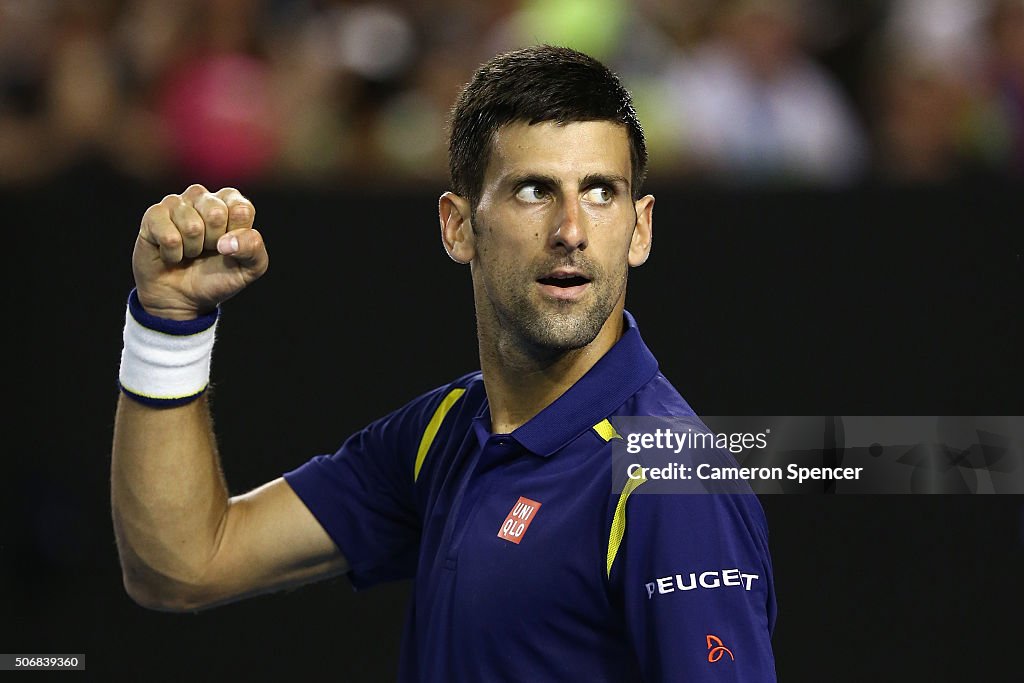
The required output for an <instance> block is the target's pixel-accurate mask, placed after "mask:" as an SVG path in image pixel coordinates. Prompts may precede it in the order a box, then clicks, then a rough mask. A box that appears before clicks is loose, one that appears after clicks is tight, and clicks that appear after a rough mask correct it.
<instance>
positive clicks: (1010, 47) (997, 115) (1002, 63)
mask: <svg viewBox="0 0 1024 683" xmlns="http://www.w3.org/2000/svg"><path fill="white" fill-rule="evenodd" d="M988 33H989V37H990V40H991V49H990V52H989V55H988V63H987V74H986V76H987V85H988V86H989V90H988V96H989V98H990V101H991V105H992V108H993V110H994V114H993V117H992V118H993V119H994V120H987V121H991V123H990V125H989V126H983V127H982V131H983V133H984V132H988V133H990V134H989V135H987V136H986V137H985V141H986V142H987V143H988V144H987V145H986V149H987V150H989V151H990V154H991V155H992V156H993V157H994V158H995V160H996V161H997V162H998V163H1001V164H1003V165H1005V167H1006V168H1007V169H1008V170H1010V171H1011V172H1012V173H1015V174H1016V175H1018V176H1022V175H1024V0H1001V1H1000V2H997V3H996V5H995V7H994V9H993V11H992V12H991V15H990V17H989V21H988Z"/></svg>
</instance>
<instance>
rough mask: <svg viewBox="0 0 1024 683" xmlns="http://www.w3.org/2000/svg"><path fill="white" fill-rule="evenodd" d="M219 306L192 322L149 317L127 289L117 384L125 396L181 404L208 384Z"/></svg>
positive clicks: (136, 298) (157, 404)
mask: <svg viewBox="0 0 1024 683" xmlns="http://www.w3.org/2000/svg"><path fill="white" fill-rule="evenodd" d="M218 315H219V310H215V311H213V312H212V313H209V314H207V315H204V316H202V317H200V318H196V319H195V320H168V319H166V318H158V317H156V316H154V315H150V314H149V313H147V312H146V311H145V309H143V308H142V304H140V303H139V296H138V293H137V292H136V291H135V290H134V289H133V290H132V293H131V294H130V295H129V296H128V310H127V312H126V314H125V324H124V350H123V351H122V352H121V371H120V373H119V377H118V380H119V383H120V385H121V390H122V391H123V392H124V393H125V394H126V395H128V396H130V397H131V398H133V399H135V400H136V401H139V402H140V403H145V404H147V405H152V406H175V405H182V404H185V403H188V402H190V401H193V400H195V399H197V398H199V396H200V395H202V393H203V392H204V391H206V387H207V386H208V385H209V383H210V360H211V358H212V356H213V342H214V335H215V333H216V329H217V318H218Z"/></svg>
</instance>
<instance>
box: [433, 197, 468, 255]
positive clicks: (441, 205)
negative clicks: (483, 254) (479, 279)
mask: <svg viewBox="0 0 1024 683" xmlns="http://www.w3.org/2000/svg"><path fill="white" fill-rule="evenodd" d="M437 213H438V216H439V217H440V219H441V242H443V243H444V250H445V251H447V252H448V256H450V257H451V259H452V260H453V261H455V262H456V263H469V262H470V261H472V260H473V258H474V257H475V256H476V243H475V241H474V239H473V238H474V234H473V225H472V222H471V220H470V210H469V201H468V200H467V199H465V198H464V197H460V196H459V195H457V194H454V193H452V192H445V193H444V194H443V195H441V199H439V200H438V202H437Z"/></svg>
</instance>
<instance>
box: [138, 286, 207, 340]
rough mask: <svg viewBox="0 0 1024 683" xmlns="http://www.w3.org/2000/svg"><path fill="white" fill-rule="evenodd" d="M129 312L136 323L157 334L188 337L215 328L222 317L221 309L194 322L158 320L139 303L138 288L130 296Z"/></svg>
mask: <svg viewBox="0 0 1024 683" xmlns="http://www.w3.org/2000/svg"><path fill="white" fill-rule="evenodd" d="M128 311H129V312H130V313H131V314H132V317H133V318H135V322H137V323H139V324H140V325H142V326H143V327H148V328H149V329H151V330H156V331H157V332H163V333H164V334H173V335H175V336H180V337H184V336H188V335H191V334H199V333H200V332H205V331H206V330H208V329H210V328H211V327H213V324H214V323H215V322H217V317H218V316H219V315H220V308H219V307H218V308H215V309H213V310H212V311H210V312H209V313H207V314H206V315H201V316H199V317H198V318H195V319H193V320H171V319H169V318H158V317H156V316H155V315H151V314H150V313H147V312H146V309H145V308H143V307H142V304H141V303H139V291H138V289H136V288H132V291H131V293H130V294H129V295H128Z"/></svg>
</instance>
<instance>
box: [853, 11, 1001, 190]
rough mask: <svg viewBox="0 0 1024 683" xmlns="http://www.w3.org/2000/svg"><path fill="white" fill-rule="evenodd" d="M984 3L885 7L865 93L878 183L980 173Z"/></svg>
mask: <svg viewBox="0 0 1024 683" xmlns="http://www.w3.org/2000/svg"><path fill="white" fill-rule="evenodd" d="M986 5H987V3H986V2H983V1H982V0H968V1H964V0H895V2H894V3H893V5H892V7H891V11H890V15H889V20H888V22H887V24H886V25H885V27H884V28H883V30H882V33H881V35H880V36H879V37H878V42H877V49H876V63H875V64H874V66H873V70H872V74H873V78H872V83H873V88H872V89H871V90H870V91H869V94H870V96H871V100H872V101H871V106H872V108H873V110H874V112H875V121H874V126H873V128H874V131H875V140H876V145H877V157H876V161H877V164H876V166H877V171H878V175H879V177H880V178H881V179H883V180H886V181H890V182H892V181H895V182H901V183H937V182H945V181H949V180H953V179H956V178H962V177H965V176H975V175H978V174H979V173H983V172H985V170H986V169H985V159H984V157H985V153H984V147H985V141H984V140H985V138H986V137H987V136H988V135H990V133H991V131H992V128H991V117H990V116H986V114H985V106H984V102H983V101H982V99H981V98H982V85H981V84H982V79H981V76H982V73H983V70H982V64H983V58H984V53H985V49H986V40H985V35H984V31H983V29H984V26H983V21H984V18H985V16H986ZM986 118H988V119H990V121H989V122H988V123H986V122H985V119H986Z"/></svg>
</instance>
